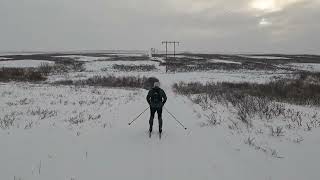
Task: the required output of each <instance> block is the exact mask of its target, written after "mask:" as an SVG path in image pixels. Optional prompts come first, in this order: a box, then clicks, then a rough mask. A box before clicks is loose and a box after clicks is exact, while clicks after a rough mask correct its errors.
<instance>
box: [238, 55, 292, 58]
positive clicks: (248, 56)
mask: <svg viewBox="0 0 320 180" xmlns="http://www.w3.org/2000/svg"><path fill="white" fill-rule="evenodd" d="M239 57H245V58H253V59H290V58H286V57H277V56H251V55H239Z"/></svg>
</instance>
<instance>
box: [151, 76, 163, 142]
mask: <svg viewBox="0 0 320 180" xmlns="http://www.w3.org/2000/svg"><path fill="white" fill-rule="evenodd" d="M159 86H160V83H159V82H155V83H154V87H153V88H152V89H151V90H150V91H149V93H148V95H147V101H148V103H149V105H150V119H149V125H150V128H149V136H151V132H152V126H153V119H154V114H155V113H156V112H157V114H158V122H159V135H160V136H161V133H162V108H163V106H164V104H165V103H166V101H167V96H166V93H165V92H164V91H163V90H162V89H161V88H160V87H159Z"/></svg>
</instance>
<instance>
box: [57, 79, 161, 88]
mask: <svg viewBox="0 0 320 180" xmlns="http://www.w3.org/2000/svg"><path fill="white" fill-rule="evenodd" d="M155 81H159V80H158V79H157V78H154V77H151V78H147V77H136V76H123V77H116V76H94V77H91V78H89V79H85V80H76V81H72V80H63V81H57V82H55V83H54V84H57V85H76V86H86V85H88V86H100V87H119V88H144V89H149V88H150V87H152V84H153V83H154V82H155Z"/></svg>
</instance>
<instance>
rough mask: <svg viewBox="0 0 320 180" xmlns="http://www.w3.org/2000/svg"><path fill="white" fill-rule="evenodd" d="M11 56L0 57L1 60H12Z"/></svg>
mask: <svg viewBox="0 0 320 180" xmlns="http://www.w3.org/2000/svg"><path fill="white" fill-rule="evenodd" d="M10 59H11V58H6V57H0V60H10Z"/></svg>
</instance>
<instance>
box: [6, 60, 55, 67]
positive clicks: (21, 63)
mask: <svg viewBox="0 0 320 180" xmlns="http://www.w3.org/2000/svg"><path fill="white" fill-rule="evenodd" d="M41 64H49V65H53V64H54V62H52V61H44V60H10V61H0V67H5V68H27V67H38V66H40V65H41Z"/></svg>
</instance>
